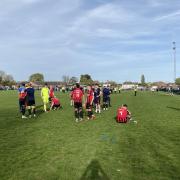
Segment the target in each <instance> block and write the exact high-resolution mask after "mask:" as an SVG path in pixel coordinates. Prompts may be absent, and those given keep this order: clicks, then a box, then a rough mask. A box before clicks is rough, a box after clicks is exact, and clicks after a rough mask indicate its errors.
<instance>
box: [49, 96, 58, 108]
mask: <svg viewBox="0 0 180 180" xmlns="http://www.w3.org/2000/svg"><path fill="white" fill-rule="evenodd" d="M60 108H61V104H60V101H59V99H58V98H56V97H53V98H52V99H51V108H50V109H51V110H58V109H60Z"/></svg>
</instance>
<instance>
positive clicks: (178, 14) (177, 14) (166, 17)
mask: <svg viewBox="0 0 180 180" xmlns="http://www.w3.org/2000/svg"><path fill="white" fill-rule="evenodd" d="M177 16H180V10H178V11H175V12H172V13H169V14H165V15H162V16H159V17H157V18H155V21H161V20H167V19H172V18H176V17H177Z"/></svg>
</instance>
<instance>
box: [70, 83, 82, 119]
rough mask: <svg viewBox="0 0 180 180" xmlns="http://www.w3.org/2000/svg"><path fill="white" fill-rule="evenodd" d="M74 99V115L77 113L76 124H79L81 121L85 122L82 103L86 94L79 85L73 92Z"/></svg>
mask: <svg viewBox="0 0 180 180" xmlns="http://www.w3.org/2000/svg"><path fill="white" fill-rule="evenodd" d="M72 99H73V101H74V113H75V118H76V122H78V121H79V120H80V121H82V120H83V108H82V103H83V100H84V93H83V91H82V89H81V88H80V85H79V84H78V83H77V84H76V88H74V90H73V92H72Z"/></svg>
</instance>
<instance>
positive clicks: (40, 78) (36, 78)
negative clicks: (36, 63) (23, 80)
mask: <svg viewBox="0 0 180 180" xmlns="http://www.w3.org/2000/svg"><path fill="white" fill-rule="evenodd" d="M29 81H30V82H44V75H43V74H41V73H35V74H32V75H31V76H30V77H29Z"/></svg>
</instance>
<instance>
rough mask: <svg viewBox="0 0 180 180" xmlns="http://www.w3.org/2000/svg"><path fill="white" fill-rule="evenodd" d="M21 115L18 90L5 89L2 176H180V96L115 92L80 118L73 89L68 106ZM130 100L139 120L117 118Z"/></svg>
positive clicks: (34, 179) (85, 179)
mask: <svg viewBox="0 0 180 180" xmlns="http://www.w3.org/2000/svg"><path fill="white" fill-rule="evenodd" d="M36 97H37V106H38V117H37V118H36V119H29V120H22V119H21V118H20V115H19V114H18V101H17V93H16V92H13V91H9V92H3V91H1V92H0V101H1V103H0V179H1V180H51V179H52V180H56V179H58V180H89V179H92V180H96V179H97V180H99V179H101V180H121V179H122V180H156V179H157V180H169V179H172V180H175V179H180V97H178V96H173V97H171V96H166V95H165V94H163V93H157V94H156V93H155V94H153V93H150V92H138V96H137V97H134V96H133V93H132V92H123V93H122V94H120V95H119V94H118V95H112V105H113V107H112V108H110V110H109V111H107V112H103V114H101V115H97V116H96V120H94V121H84V122H82V123H75V121H74V118H73V108H72V107H70V105H69V103H70V102H69V98H68V95H67V94H65V95H63V94H58V97H59V98H60V99H61V102H62V104H63V107H64V108H63V110H60V111H55V112H50V113H48V114H45V113H42V107H40V106H41V103H42V102H41V99H40V97H39V92H38V93H37V94H36ZM122 103H127V104H128V106H129V109H130V111H131V112H132V114H133V119H134V120H136V121H137V122H138V123H137V124H135V123H133V122H131V123H129V124H117V123H116V122H115V119H114V117H115V114H116V109H117V107H118V105H121V104H122Z"/></svg>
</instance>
